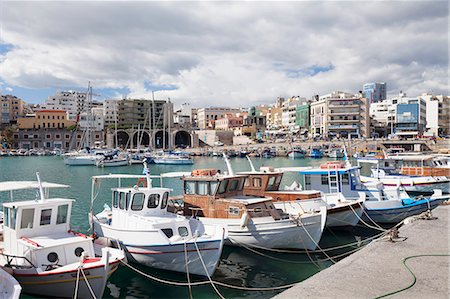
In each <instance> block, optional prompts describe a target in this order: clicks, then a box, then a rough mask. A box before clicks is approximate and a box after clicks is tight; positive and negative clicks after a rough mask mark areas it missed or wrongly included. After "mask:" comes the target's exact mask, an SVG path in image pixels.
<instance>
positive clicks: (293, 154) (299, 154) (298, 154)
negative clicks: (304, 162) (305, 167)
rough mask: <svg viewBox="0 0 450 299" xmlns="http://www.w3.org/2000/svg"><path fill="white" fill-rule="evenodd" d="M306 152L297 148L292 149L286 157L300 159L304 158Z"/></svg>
mask: <svg viewBox="0 0 450 299" xmlns="http://www.w3.org/2000/svg"><path fill="white" fill-rule="evenodd" d="M305 154H306V151H304V150H302V149H301V148H299V147H294V148H292V150H290V151H289V152H288V157H289V158H291V159H302V158H304V157H305Z"/></svg>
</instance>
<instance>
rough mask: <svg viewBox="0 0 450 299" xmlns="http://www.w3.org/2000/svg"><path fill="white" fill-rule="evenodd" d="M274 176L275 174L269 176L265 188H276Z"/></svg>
mask: <svg viewBox="0 0 450 299" xmlns="http://www.w3.org/2000/svg"><path fill="white" fill-rule="evenodd" d="M276 178H277V177H275V176H271V177H269V182H268V183H267V188H266V190H277V189H278V188H277V185H276V183H275V182H276Z"/></svg>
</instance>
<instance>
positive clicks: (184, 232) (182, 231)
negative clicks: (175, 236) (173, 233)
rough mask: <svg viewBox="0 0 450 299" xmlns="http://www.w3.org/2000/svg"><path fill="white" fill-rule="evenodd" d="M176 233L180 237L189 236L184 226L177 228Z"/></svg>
mask: <svg viewBox="0 0 450 299" xmlns="http://www.w3.org/2000/svg"><path fill="white" fill-rule="evenodd" d="M178 233H179V234H180V236H182V237H187V236H189V231H188V229H187V227H186V226H180V227H179V228H178Z"/></svg>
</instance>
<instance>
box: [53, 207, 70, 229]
mask: <svg viewBox="0 0 450 299" xmlns="http://www.w3.org/2000/svg"><path fill="white" fill-rule="evenodd" d="M68 210H69V205H60V206H58V214H57V215H56V224H61V223H66V222H67V212H68Z"/></svg>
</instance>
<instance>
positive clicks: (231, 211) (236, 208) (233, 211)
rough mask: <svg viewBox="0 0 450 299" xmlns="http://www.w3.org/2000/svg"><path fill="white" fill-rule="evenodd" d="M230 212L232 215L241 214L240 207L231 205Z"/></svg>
mask: <svg viewBox="0 0 450 299" xmlns="http://www.w3.org/2000/svg"><path fill="white" fill-rule="evenodd" d="M228 214H230V215H239V208H238V207H229V208H228Z"/></svg>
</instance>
